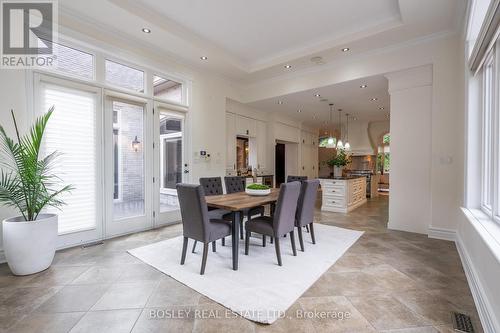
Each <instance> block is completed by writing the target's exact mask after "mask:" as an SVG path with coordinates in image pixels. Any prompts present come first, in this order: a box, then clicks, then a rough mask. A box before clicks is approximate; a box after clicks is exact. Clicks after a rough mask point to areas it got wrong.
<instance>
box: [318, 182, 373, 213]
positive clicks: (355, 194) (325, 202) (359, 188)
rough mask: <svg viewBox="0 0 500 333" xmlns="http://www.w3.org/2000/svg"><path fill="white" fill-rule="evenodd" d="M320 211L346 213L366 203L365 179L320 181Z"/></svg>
mask: <svg viewBox="0 0 500 333" xmlns="http://www.w3.org/2000/svg"><path fill="white" fill-rule="evenodd" d="M320 183H321V190H322V192H323V197H322V204H321V210H323V211H328V212H341V213H348V212H350V211H352V210H354V209H356V208H357V207H359V206H361V205H362V204H364V203H366V178H365V177H359V178H352V179H320Z"/></svg>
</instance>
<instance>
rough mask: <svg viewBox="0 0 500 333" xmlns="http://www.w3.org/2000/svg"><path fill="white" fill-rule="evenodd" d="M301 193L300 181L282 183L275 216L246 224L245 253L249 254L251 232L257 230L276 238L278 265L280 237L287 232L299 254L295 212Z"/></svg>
mask: <svg viewBox="0 0 500 333" xmlns="http://www.w3.org/2000/svg"><path fill="white" fill-rule="evenodd" d="M299 195H300V183H299V182H291V183H284V184H281V188H280V194H279V197H278V202H277V204H276V210H275V211H274V216H273V217H270V216H261V217H256V218H253V219H251V220H250V221H248V222H247V223H246V225H245V230H246V232H245V254H246V255H248V249H249V243H250V233H252V232H255V233H258V234H261V235H266V236H271V237H273V238H274V246H275V249H276V258H277V259H278V265H280V266H281V265H282V262H281V249H280V238H281V237H283V236H284V235H286V234H288V233H289V234H290V241H291V243H292V251H293V255H294V256H296V255H297V249H296V248H295V235H294V229H295V212H296V210H297V201H298V199H299Z"/></svg>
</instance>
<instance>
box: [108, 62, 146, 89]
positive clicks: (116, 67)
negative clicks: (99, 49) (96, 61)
mask: <svg viewBox="0 0 500 333" xmlns="http://www.w3.org/2000/svg"><path fill="white" fill-rule="evenodd" d="M106 83H109V84H111V85H113V86H117V87H120V88H125V89H128V90H132V91H136V92H144V72H143V71H141V70H138V69H135V68H132V67H129V66H126V65H122V64H119V63H117V62H114V61H111V60H106Z"/></svg>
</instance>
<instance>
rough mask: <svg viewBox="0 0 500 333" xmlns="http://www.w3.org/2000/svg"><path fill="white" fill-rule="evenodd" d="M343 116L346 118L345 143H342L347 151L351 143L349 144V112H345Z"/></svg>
mask: <svg viewBox="0 0 500 333" xmlns="http://www.w3.org/2000/svg"><path fill="white" fill-rule="evenodd" d="M345 118H346V125H345V128H346V130H345V145H344V149H345V150H347V151H349V150H351V145H350V144H349V113H346V114H345Z"/></svg>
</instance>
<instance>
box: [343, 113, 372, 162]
mask: <svg viewBox="0 0 500 333" xmlns="http://www.w3.org/2000/svg"><path fill="white" fill-rule="evenodd" d="M349 144H350V145H351V154H352V156H364V155H374V154H375V149H374V148H373V146H372V145H371V141H370V137H369V134H368V122H367V121H357V122H352V123H349Z"/></svg>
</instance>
